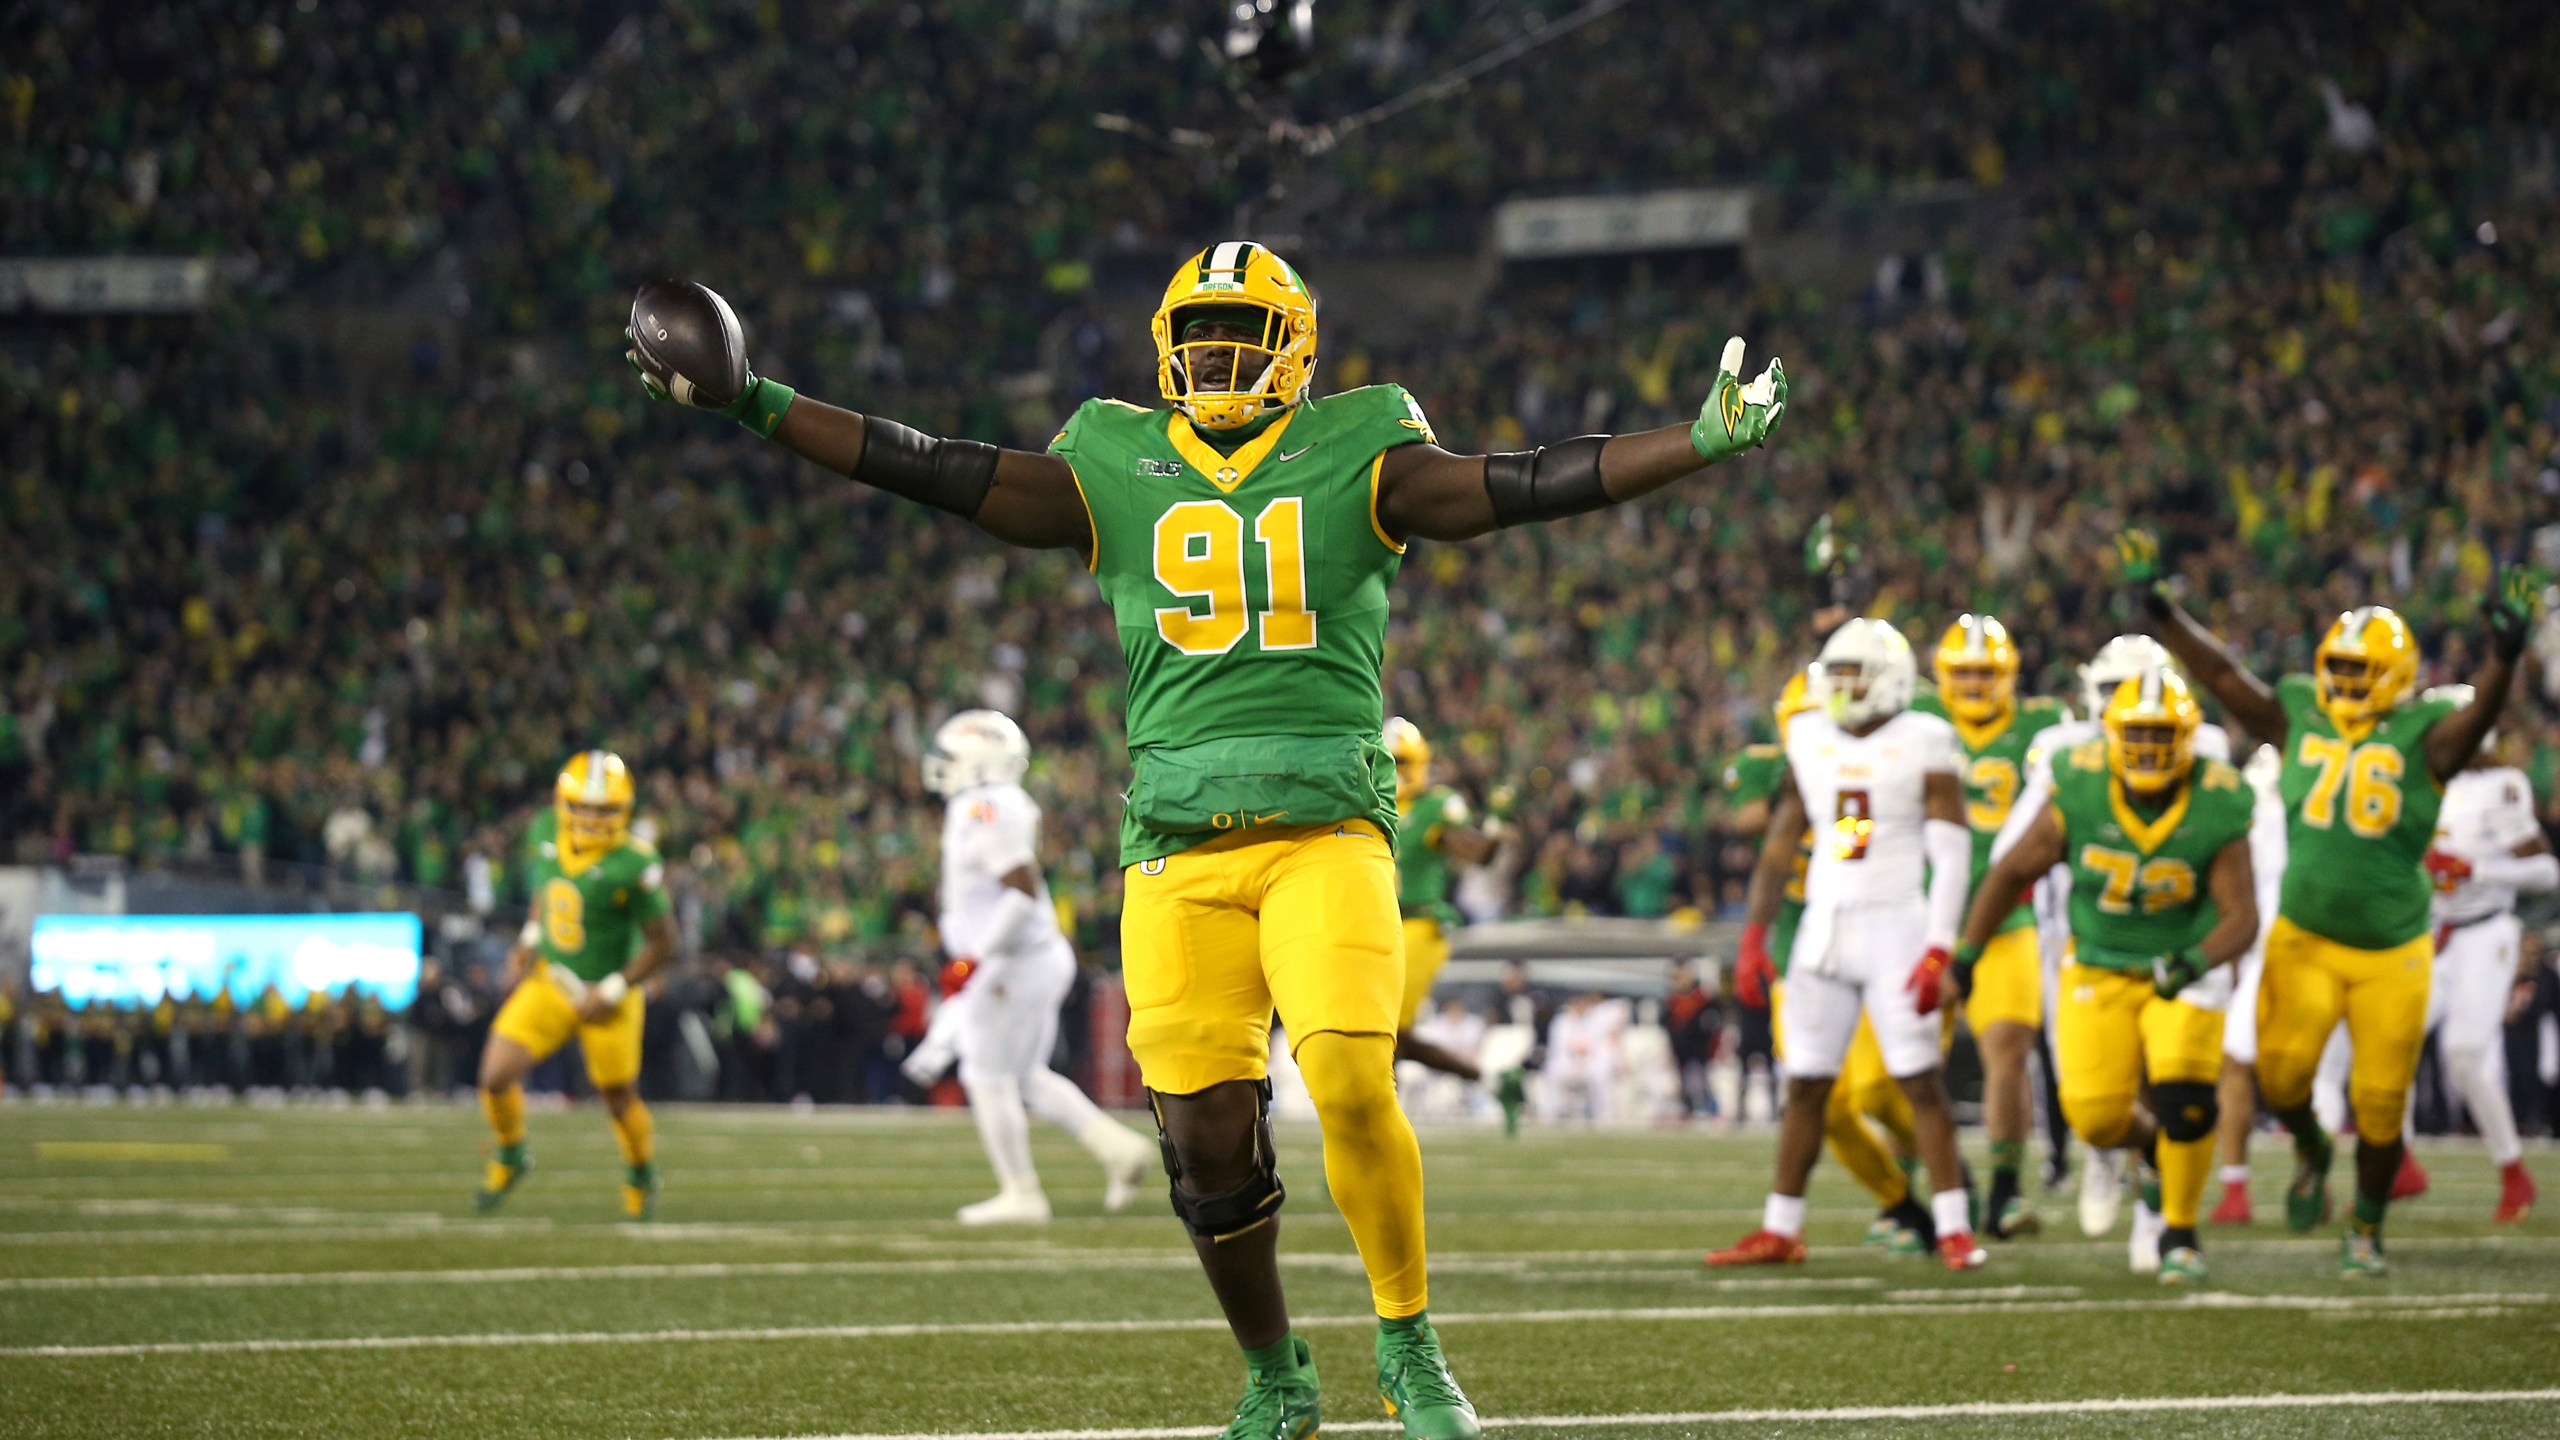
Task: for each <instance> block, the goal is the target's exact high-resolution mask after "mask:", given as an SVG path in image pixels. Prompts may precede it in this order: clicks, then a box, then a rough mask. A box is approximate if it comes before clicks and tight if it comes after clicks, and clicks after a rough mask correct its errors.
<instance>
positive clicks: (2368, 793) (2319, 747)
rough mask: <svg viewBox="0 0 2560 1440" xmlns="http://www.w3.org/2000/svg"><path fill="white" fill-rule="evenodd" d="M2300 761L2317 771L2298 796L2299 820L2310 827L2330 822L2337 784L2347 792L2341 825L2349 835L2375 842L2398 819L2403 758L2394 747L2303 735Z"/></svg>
mask: <svg viewBox="0 0 2560 1440" xmlns="http://www.w3.org/2000/svg"><path fill="white" fill-rule="evenodd" d="M2301 760H2302V763H2303V764H2305V765H2316V766H2318V767H2319V769H2320V773H2319V774H2317V775H2315V776H2313V777H2311V789H2310V790H2309V791H2307V792H2306V793H2305V794H2304V795H2303V797H2302V823H2304V824H2306V825H2309V826H2311V827H2312V828H2313V829H2315V830H2327V829H2330V828H2331V827H2333V826H2335V825H2336V824H2337V823H2338V791H2339V790H2340V789H2341V788H2344V789H2345V791H2346V796H2347V829H2349V830H2350V831H2353V832H2354V833H2355V834H2357V835H2360V836H2362V837H2364V838H2365V839H2367V840H2379V839H2381V838H2382V837H2383V836H2385V835H2388V834H2390V833H2391V830H2392V827H2393V826H2396V825H2398V824H2399V823H2400V779H2401V776H2402V775H2403V774H2404V773H2406V770H2407V766H2408V762H2407V760H2405V759H2404V758H2403V757H2402V756H2401V754H2400V752H2399V750H2398V749H2396V748H2394V747H2392V746H2389V745H2384V744H2381V743H2379V742H2370V741H2369V742H2367V743H2365V744H2362V745H2355V746H2350V745H2348V744H2347V742H2346V741H2344V740H2340V739H2337V738H2335V737H2333V736H2328V735H2305V736H2303V737H2302V750H2301Z"/></svg>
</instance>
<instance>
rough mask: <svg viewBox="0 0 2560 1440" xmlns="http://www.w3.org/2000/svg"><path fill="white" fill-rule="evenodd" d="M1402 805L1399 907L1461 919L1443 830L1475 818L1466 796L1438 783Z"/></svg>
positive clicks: (1446, 921)
mask: <svg viewBox="0 0 2560 1440" xmlns="http://www.w3.org/2000/svg"><path fill="white" fill-rule="evenodd" d="M1396 809H1397V826H1396V831H1397V834H1398V835H1399V836H1400V837H1402V840H1403V843H1402V844H1400V845H1398V846H1397V847H1396V908H1398V909H1400V910H1402V911H1403V912H1404V913H1405V914H1406V915H1408V916H1416V915H1429V916H1432V917H1434V918H1436V919H1437V920H1439V922H1440V923H1441V924H1443V925H1455V924H1457V923H1458V911H1457V907H1456V906H1453V905H1451V904H1450V903H1449V857H1448V856H1446V855H1443V854H1441V853H1440V832H1441V831H1442V830H1444V829H1446V828H1447V827H1449V826H1451V825H1464V824H1466V823H1467V822H1468V821H1469V820H1471V819H1473V818H1474V817H1473V816H1471V815H1470V814H1468V812H1467V798H1466V797H1465V796H1463V795H1461V794H1459V793H1458V792H1457V791H1455V790H1452V789H1450V788H1449V787H1448V786H1446V785H1434V786H1432V787H1431V788H1430V789H1427V790H1425V791H1423V792H1422V793H1421V794H1419V795H1416V796H1414V797H1413V801H1412V803H1411V804H1400V805H1398V806H1397V807H1396Z"/></svg>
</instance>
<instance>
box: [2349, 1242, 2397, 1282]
mask: <svg viewBox="0 0 2560 1440" xmlns="http://www.w3.org/2000/svg"><path fill="white" fill-rule="evenodd" d="M2390 1273H2391V1262H2389V1261H2387V1260H2385V1259H2383V1258H2382V1235H2381V1233H2380V1232H2378V1231H2370V1230H2350V1231H2348V1232H2347V1233H2346V1234H2345V1235H2343V1236H2340V1237H2339V1239H2338V1278H2339V1279H2341V1280H2379V1279H2381V1278H2383V1277H2384V1276H2386V1275H2388V1274H2390Z"/></svg>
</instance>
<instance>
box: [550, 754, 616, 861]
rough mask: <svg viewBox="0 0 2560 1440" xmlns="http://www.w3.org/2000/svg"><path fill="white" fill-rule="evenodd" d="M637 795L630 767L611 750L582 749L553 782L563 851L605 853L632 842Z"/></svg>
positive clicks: (553, 799) (590, 854)
mask: <svg viewBox="0 0 2560 1440" xmlns="http://www.w3.org/2000/svg"><path fill="white" fill-rule="evenodd" d="M633 801H634V796H633V792H632V788H631V770H630V767H628V766H626V765H624V764H623V763H622V757H621V756H619V755H616V754H614V753H613V752H612V751H610V750H581V751H579V752H578V753H577V754H576V755H575V756H573V757H571V759H570V761H569V763H568V764H566V765H564V766H562V767H560V778H559V779H558V780H556V781H554V782H552V786H551V802H552V808H553V810H554V811H556V812H557V813H558V815H559V817H560V848H561V849H562V851H564V852H567V851H575V852H577V853H578V854H580V855H587V856H592V855H602V854H604V853H606V852H607V851H610V850H613V849H616V848H618V847H620V846H621V845H622V843H623V842H624V841H626V840H629V839H630V838H631V808H632V804H633Z"/></svg>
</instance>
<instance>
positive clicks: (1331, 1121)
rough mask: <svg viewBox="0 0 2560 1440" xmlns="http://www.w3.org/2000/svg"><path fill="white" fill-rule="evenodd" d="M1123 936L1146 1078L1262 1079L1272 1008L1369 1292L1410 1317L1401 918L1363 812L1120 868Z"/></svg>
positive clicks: (1413, 1158)
mask: <svg viewBox="0 0 2560 1440" xmlns="http://www.w3.org/2000/svg"><path fill="white" fill-rule="evenodd" d="M1120 947H1121V973H1122V979H1123V981H1124V982H1125V983H1126V985H1127V987H1128V993H1129V1052H1130V1054H1131V1055H1133V1056H1134V1057H1136V1059H1137V1062H1138V1071H1139V1074H1140V1075H1141V1076H1142V1077H1143V1078H1144V1079H1145V1081H1146V1084H1147V1086H1148V1088H1149V1089H1152V1090H1156V1091H1159V1092H1161V1093H1164V1094H1169V1095H1190V1094H1196V1093H1198V1092H1199V1091H1202V1090H1206V1089H1208V1088H1209V1087H1210V1086H1212V1085H1220V1084H1225V1083H1227V1082H1229V1081H1234V1080H1259V1079H1261V1078H1263V1074H1264V1072H1265V1070H1266V1069H1267V1067H1268V1062H1269V1057H1270V1053H1271V1012H1272V1010H1273V1008H1274V1007H1277V1008H1278V1010H1279V1012H1280V1023H1281V1024H1282V1025H1284V1026H1286V1027H1287V1028H1288V1031H1289V1045H1290V1053H1291V1054H1292V1055H1294V1056H1295V1057H1296V1058H1297V1061H1298V1068H1299V1070H1300V1072H1301V1073H1303V1074H1304V1075H1305V1077H1306V1082H1307V1095H1308V1097H1309V1098H1310V1099H1312V1100H1313V1101H1314V1102H1315V1107H1316V1118H1317V1120H1318V1121H1319V1122H1320V1123H1321V1125H1322V1126H1323V1129H1324V1157H1325V1183H1326V1186H1327V1188H1328V1189H1330V1190H1331V1191H1332V1194H1333V1202H1334V1206H1335V1208H1337V1209H1339V1210H1340V1211H1341V1212H1342V1218H1343V1221H1344V1223H1345V1224H1346V1225H1347V1226H1348V1227H1349V1228H1350V1230H1351V1238H1352V1242H1353V1244H1355V1245H1356V1246H1358V1247H1359V1250H1360V1260H1361V1265H1362V1268H1363V1269H1365V1270H1366V1271H1367V1272H1368V1275H1369V1290H1370V1297H1371V1302H1372V1303H1373V1304H1374V1305H1375V1306H1376V1309H1377V1312H1378V1314H1380V1315H1381V1316H1384V1317H1386V1318H1388V1319H1401V1318H1405V1317H1408V1316H1412V1315H1417V1314H1420V1313H1421V1312H1422V1310H1423V1309H1424V1308H1425V1306H1426V1305H1427V1303H1428V1301H1429V1291H1428V1287H1427V1282H1426V1277H1425V1274H1424V1264H1423V1234H1422V1151H1421V1147H1420V1146H1419V1145H1417V1144H1416V1143H1415V1141H1414V1138H1413V1127H1412V1125H1410V1124H1409V1123H1407V1121H1406V1120H1405V1116H1404V1109H1403V1107H1402V1106H1400V1105H1398V1104H1397V1103H1396V1092H1395V1033H1396V1016H1397V1010H1398V1007H1399V1006H1400V1004H1401V1003H1402V1000H1403V997H1404V953H1403V952H1404V927H1403V925H1402V923H1401V919H1400V917H1399V915H1398V913H1397V910H1396V868H1395V857H1394V855H1393V854H1392V853H1391V852H1390V851H1389V850H1388V848H1387V841H1386V837H1385V836H1384V835H1383V834H1381V833H1380V832H1379V830H1378V829H1377V827H1376V826H1374V825H1371V824H1369V823H1368V822H1367V821H1363V820H1352V821H1345V822H1343V823H1341V824H1338V825H1300V826H1289V827H1285V828H1278V827H1275V828H1273V829H1264V830H1253V831H1245V832H1240V833H1237V834H1234V835H1230V836H1221V837H1219V838H1218V839H1215V840H1211V841H1209V842H1208V843H1206V844H1203V845H1198V846H1195V847H1193V848H1191V849H1189V850H1185V851H1183V852H1181V853H1180V854H1176V855H1169V856H1166V857H1165V858H1163V859H1161V860H1150V861H1147V862H1145V863H1143V864H1139V865H1133V866H1130V867H1129V869H1128V870H1127V872H1126V890H1125V899H1124V901H1123V904H1122V908H1121V912H1120Z"/></svg>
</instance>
